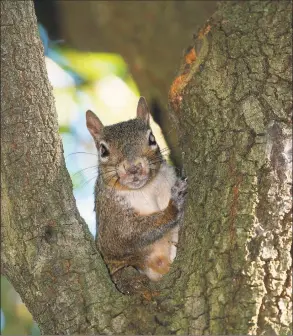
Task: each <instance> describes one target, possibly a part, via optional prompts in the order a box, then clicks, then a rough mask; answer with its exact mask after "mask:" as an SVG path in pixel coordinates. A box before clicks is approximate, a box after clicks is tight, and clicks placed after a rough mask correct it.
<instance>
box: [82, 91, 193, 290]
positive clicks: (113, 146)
mask: <svg viewBox="0 0 293 336" xmlns="http://www.w3.org/2000/svg"><path fill="white" fill-rule="evenodd" d="M86 125H87V128H88V130H89V132H90V134H91V135H92V137H93V139H94V141H95V144H96V147H97V151H98V155H99V176H98V178H97V181H96V186H95V211H96V217H97V223H98V224H97V238H96V245H97V248H98V250H99V251H100V253H101V255H102V257H103V259H104V261H105V263H106V265H107V267H108V270H109V272H110V275H111V278H112V280H113V282H114V283H115V285H116V287H117V288H118V290H119V291H120V292H121V293H123V294H135V293H141V294H143V293H145V292H146V291H147V288H148V285H147V284H148V281H149V279H150V280H152V281H158V280H160V279H161V278H162V276H163V275H164V274H166V273H168V272H169V269H170V265H171V264H172V262H173V260H174V258H175V256H176V252H177V251H176V250H177V242H178V232H179V228H180V226H181V223H182V219H183V213H184V199H185V195H186V191H187V181H186V179H182V178H180V177H177V176H176V174H175V170H174V168H173V167H172V166H170V165H168V164H167V162H166V160H164V158H163V156H162V153H161V151H160V148H159V146H158V144H157V142H156V139H155V137H154V135H153V133H152V130H151V128H150V111H149V109H148V106H147V103H146V100H145V98H144V97H140V99H139V102H138V106H137V117H136V118H135V119H131V120H128V121H125V122H120V123H118V124H114V125H111V126H103V124H102V122H101V121H100V119H99V118H98V117H97V116H96V115H95V114H94V113H93V112H92V111H90V110H88V111H87V112H86ZM129 267H133V268H135V269H136V270H138V271H139V272H140V273H138V272H136V273H137V275H135V276H131V277H129V276H126V277H125V275H124V274H123V272H125V269H127V268H129ZM143 295H144V294H143Z"/></svg>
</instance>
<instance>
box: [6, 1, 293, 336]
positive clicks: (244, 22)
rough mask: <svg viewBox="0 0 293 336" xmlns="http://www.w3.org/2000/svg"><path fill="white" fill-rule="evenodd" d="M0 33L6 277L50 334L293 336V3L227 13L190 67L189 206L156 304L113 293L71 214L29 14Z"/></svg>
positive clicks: (21, 10) (179, 111) (185, 98)
mask: <svg viewBox="0 0 293 336" xmlns="http://www.w3.org/2000/svg"><path fill="white" fill-rule="evenodd" d="M1 19H2V20H1V33H2V41H1V62H2V63H1V66H2V78H1V98H2V99H1V135H2V137H1V140H2V144H1V158H2V160H1V169H2V174H1V200H2V202H1V210H2V211H1V214H2V216H1V228H2V232H1V239H2V241H1V242H2V272H4V274H5V275H6V276H7V277H8V279H9V280H10V281H11V283H12V284H13V286H14V287H15V288H16V290H17V291H18V292H19V294H20V295H21V297H22V299H23V301H24V303H25V304H26V305H27V307H28V309H29V310H30V312H31V313H32V315H33V317H34V319H35V320H36V322H37V323H38V324H39V326H40V328H41V330H42V332H43V333H45V334H73V333H80V334H81V333H83V334H87V333H88V334H94V333H96V334H101V333H105V334H107V333H120V334H146V333H151V334H171V333H177V334H197V335H201V334H214V335H215V334H259V335H265V334H269V335H271V334H281V333H283V334H290V333H291V330H290V328H291V323H292V317H291V310H290V309H291V289H290V286H291V283H290V281H291V267H292V260H291V255H290V249H291V243H292V239H291V236H292V234H291V233H292V229H291V223H290V219H291V212H290V211H291V198H290V197H291V196H290V185H289V184H290V183H291V175H290V174H291V169H290V168H291V167H290V165H291V162H290V160H291V159H290V153H289V152H290V145H291V142H290V141H291V138H290V132H291V124H290V120H289V117H290V111H291V104H292V94H291V92H292V81H291V73H292V71H291V63H290V59H291V21H292V19H291V4H290V2H286V1H283V2H274V1H266V2H261V1H259V2H239V3H234V2H228V3H222V4H221V6H220V8H219V10H218V11H217V12H216V13H215V15H214V16H213V18H212V20H211V21H210V22H209V25H210V28H209V29H204V30H203V31H201V35H200V36H198V37H196V40H195V41H194V46H195V49H194V50H195V52H196V53H197V54H198V53H199V56H198V55H197V54H196V56H197V57H201V59H200V64H197V63H196V57H194V56H195V55H194V54H193V52H192V53H191V54H189V56H188V55H187V56H188V57H186V58H185V60H184V62H189V65H188V66H185V64H183V66H182V67H181V71H183V72H184V73H180V74H179V76H182V75H185V74H186V73H187V72H188V71H189V70H190V71H191V75H190V76H188V75H187V76H183V77H182V78H183V79H184V80H186V79H187V80H186V82H184V85H181V86H180V90H176V85H175V86H174V85H173V86H172V88H173V90H174V89H175V90H174V91H172V92H175V93H176V94H179V96H181V97H182V99H179V101H178V102H179V104H177V107H176V108H175V107H174V105H173V100H172V97H173V96H172V95H171V100H170V105H171V106H172V112H171V116H172V120H173V122H174V127H175V128H176V129H177V131H178V135H179V138H180V145H181V149H182V151H183V152H184V167H185V171H186V173H187V175H188V177H189V183H190V185H189V200H188V206H187V211H186V219H185V224H184V228H183V231H182V234H181V237H180V241H179V249H178V257H177V259H176V260H175V262H174V264H173V266H172V270H171V272H170V274H169V275H168V276H166V278H165V279H164V280H163V281H162V283H161V284H159V285H158V286H157V289H158V290H159V291H160V295H159V296H156V297H155V298H154V299H153V300H152V301H150V302H142V301H141V299H139V298H136V297H126V296H123V295H121V294H119V293H118V292H117V290H116V289H115V287H114V285H113V284H112V283H111V281H110V278H109V276H108V273H107V270H106V267H105V265H104V263H103V261H102V259H101V257H100V255H99V253H98V252H97V251H96V249H95V245H94V241H93V237H92V236H91V235H90V233H89V231H88V228H87V226H86V224H85V222H84V220H83V219H82V218H81V217H80V215H79V213H78V211H77V209H76V205H75V200H74V197H73V193H72V184H71V181H70V177H69V174H68V172H67V170H66V168H65V163H64V158H63V150H62V143H61V138H60V136H59V134H58V124H57V116H56V111H55V107H54V100H53V96H52V90H51V87H50V85H49V82H48V77H47V74H46V68H45V63H44V56H43V47H42V45H41V41H40V39H39V37H38V32H37V26H36V18H35V14H34V9H33V5H32V2H31V1H15V2H14V1H2V2H1ZM198 38H203V39H204V41H205V48H207V49H200V48H199V49H197V47H198V45H199V46H200V45H201V44H200V43H201V42H199V41H198ZM201 50H204V51H205V52H204V54H200V53H201ZM174 66H175V65H174ZM176 97H177V96H176Z"/></svg>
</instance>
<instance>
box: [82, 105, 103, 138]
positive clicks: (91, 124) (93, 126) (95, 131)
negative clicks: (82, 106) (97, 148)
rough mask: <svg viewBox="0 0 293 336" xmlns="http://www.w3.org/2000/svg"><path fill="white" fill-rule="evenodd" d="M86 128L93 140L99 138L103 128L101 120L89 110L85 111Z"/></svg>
mask: <svg viewBox="0 0 293 336" xmlns="http://www.w3.org/2000/svg"><path fill="white" fill-rule="evenodd" d="M86 126H87V128H88V130H89V131H90V133H91V135H92V137H93V138H94V139H97V138H99V137H100V134H101V131H102V129H103V128H104V126H103V124H102V122H101V120H100V119H99V118H98V117H97V116H96V115H95V114H94V112H92V111H91V110H88V111H86Z"/></svg>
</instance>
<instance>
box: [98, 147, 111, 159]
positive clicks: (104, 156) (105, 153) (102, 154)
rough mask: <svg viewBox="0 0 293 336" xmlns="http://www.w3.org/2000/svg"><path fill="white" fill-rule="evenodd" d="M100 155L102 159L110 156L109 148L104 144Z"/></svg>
mask: <svg viewBox="0 0 293 336" xmlns="http://www.w3.org/2000/svg"><path fill="white" fill-rule="evenodd" d="M100 154H101V157H102V158H106V157H108V156H109V154H110V152H109V150H108V148H107V147H106V146H105V145H103V144H100Z"/></svg>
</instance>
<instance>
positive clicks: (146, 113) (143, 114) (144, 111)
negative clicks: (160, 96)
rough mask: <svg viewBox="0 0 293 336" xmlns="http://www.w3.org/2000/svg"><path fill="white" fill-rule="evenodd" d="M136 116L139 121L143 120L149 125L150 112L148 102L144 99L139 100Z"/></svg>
mask: <svg viewBox="0 0 293 336" xmlns="http://www.w3.org/2000/svg"><path fill="white" fill-rule="evenodd" d="M136 116H137V118H138V119H141V120H143V121H144V122H145V123H146V124H147V125H149V123H150V110H149V108H148V105H147V102H146V100H145V98H144V97H140V98H139V101H138V104H137V110H136Z"/></svg>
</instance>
